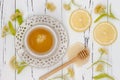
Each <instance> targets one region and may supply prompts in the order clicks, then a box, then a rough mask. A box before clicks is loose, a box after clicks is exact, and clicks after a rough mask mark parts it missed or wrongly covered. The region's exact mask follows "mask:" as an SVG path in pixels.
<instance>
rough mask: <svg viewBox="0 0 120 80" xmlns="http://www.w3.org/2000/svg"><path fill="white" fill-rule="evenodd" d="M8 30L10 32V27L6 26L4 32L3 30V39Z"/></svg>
mask: <svg viewBox="0 0 120 80" xmlns="http://www.w3.org/2000/svg"><path fill="white" fill-rule="evenodd" d="M8 30H9V27H8V26H4V27H3V30H2V34H1V37H5V36H6V35H7V32H8Z"/></svg>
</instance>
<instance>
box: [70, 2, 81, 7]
mask: <svg viewBox="0 0 120 80" xmlns="http://www.w3.org/2000/svg"><path fill="white" fill-rule="evenodd" d="M71 3H72V4H73V5H75V6H77V7H81V6H80V5H79V4H77V3H75V1H74V0H71Z"/></svg>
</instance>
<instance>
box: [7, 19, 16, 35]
mask: <svg viewBox="0 0 120 80" xmlns="http://www.w3.org/2000/svg"><path fill="white" fill-rule="evenodd" d="M8 26H9V29H10V33H11V34H12V35H13V36H15V35H16V30H15V29H14V27H13V24H12V22H11V21H9V22H8Z"/></svg>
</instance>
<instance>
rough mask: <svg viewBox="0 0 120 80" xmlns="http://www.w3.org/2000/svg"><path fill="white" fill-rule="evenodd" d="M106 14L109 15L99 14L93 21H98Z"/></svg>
mask: <svg viewBox="0 0 120 80" xmlns="http://www.w3.org/2000/svg"><path fill="white" fill-rule="evenodd" d="M106 16H109V15H108V14H106V13H104V14H101V15H100V16H98V17H97V18H96V19H95V21H94V23H96V22H98V21H99V20H100V19H102V18H103V17H106Z"/></svg>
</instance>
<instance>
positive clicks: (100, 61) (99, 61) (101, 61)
mask: <svg viewBox="0 0 120 80" xmlns="http://www.w3.org/2000/svg"><path fill="white" fill-rule="evenodd" d="M98 63H104V64H106V65H108V66H110V67H112V65H111V64H109V63H107V62H105V61H103V60H98V61H96V62H94V63H93V64H92V65H91V66H90V67H88V69H89V68H91V67H93V66H94V65H96V64H98Z"/></svg>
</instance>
